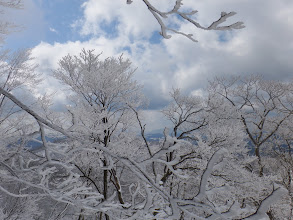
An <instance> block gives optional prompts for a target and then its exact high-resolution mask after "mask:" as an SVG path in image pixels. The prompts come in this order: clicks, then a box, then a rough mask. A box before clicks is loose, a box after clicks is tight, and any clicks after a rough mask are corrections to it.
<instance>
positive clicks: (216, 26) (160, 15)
mask: <svg viewBox="0 0 293 220" xmlns="http://www.w3.org/2000/svg"><path fill="white" fill-rule="evenodd" d="M142 1H143V2H144V4H145V5H146V6H147V7H148V10H149V11H150V12H151V13H152V14H153V16H154V17H155V18H156V19H157V21H158V23H159V24H160V26H161V32H160V34H161V35H162V36H163V37H164V38H165V39H169V38H171V35H168V34H167V31H171V32H174V33H176V34H181V35H183V36H185V37H187V38H189V39H190V40H192V41H193V42H197V40H196V39H194V38H193V35H192V34H186V33H183V32H180V31H178V30H176V29H173V28H170V27H168V26H167V25H166V24H165V22H164V20H163V19H167V18H168V16H169V15H177V16H179V17H180V18H182V19H183V20H185V21H187V22H189V23H191V24H192V25H194V26H195V27H196V28H199V29H203V30H221V31H222V30H232V29H242V28H244V27H245V26H244V24H243V22H236V23H233V24H230V25H223V26H221V24H222V23H224V22H226V20H227V19H228V18H229V17H232V16H234V15H235V14H236V12H229V13H227V12H221V16H220V18H219V19H218V20H216V21H214V22H213V23H212V24H210V25H209V26H208V27H204V26H202V25H201V24H200V23H198V22H196V21H195V20H194V19H192V18H191V16H192V15H194V14H196V13H197V12H198V11H197V10H193V11H190V12H181V11H179V10H180V8H181V5H183V3H182V1H183V0H177V1H176V3H175V5H174V7H173V9H172V10H171V11H168V12H162V11H160V10H158V9H157V8H155V7H154V6H153V5H152V4H151V3H150V2H149V1H148V0H142ZM132 2H133V1H132V0H127V4H131V3H132Z"/></svg>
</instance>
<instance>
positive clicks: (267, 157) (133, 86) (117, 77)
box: [0, 0, 293, 220]
mask: <svg viewBox="0 0 293 220" xmlns="http://www.w3.org/2000/svg"><path fill="white" fill-rule="evenodd" d="M121 1H122V0H121ZM284 1H286V0H284ZM97 2H99V1H97ZM101 2H102V1H101ZM117 2H118V1H117ZM138 2H141V3H140V4H141V5H142V6H143V7H142V9H143V13H145V14H148V15H149V16H151V18H153V20H151V21H150V22H152V25H154V26H155V28H157V29H156V30H157V32H160V35H159V38H160V39H159V41H160V42H161V41H163V42H165V43H164V44H165V45H166V48H168V43H169V42H172V40H174V39H175V40H178V41H179V42H182V47H183V46H184V45H185V44H190V45H194V47H198V48H199V46H196V45H198V44H200V41H201V40H202V39H201V38H200V36H201V35H200V34H199V38H197V35H193V34H191V33H193V31H194V32H195V33H196V31H204V32H203V33H205V35H204V38H208V40H209V41H211V42H210V44H211V45H215V44H216V43H215V42H213V41H216V40H215V39H213V38H209V37H206V36H208V35H207V34H209V33H211V34H213V33H217V34H219V35H220V37H222V35H221V34H223V33H230V34H231V36H230V37H231V38H233V36H232V35H233V34H232V33H237V32H240V31H241V30H244V29H246V28H247V27H245V26H246V23H245V22H243V21H238V20H237V19H238V18H237V17H236V18H235V16H236V13H235V12H233V11H231V12H230V11H228V12H221V11H218V12H217V14H216V15H214V17H215V19H213V20H212V21H211V22H209V24H207V25H206V23H205V22H203V23H201V21H200V20H198V19H197V18H198V17H197V16H196V15H197V13H200V11H199V12H197V11H195V9H196V8H193V10H185V9H184V8H183V7H184V4H185V1H183V0H177V1H168V2H167V4H168V5H169V6H168V10H167V11H165V10H161V9H160V7H159V6H157V5H156V4H155V3H153V1H147V0H133V1H130V0H127V1H125V0H124V1H122V3H119V4H121V5H124V6H123V7H125V8H126V9H127V10H129V11H130V12H131V11H132V10H134V9H133V8H131V7H134V6H133V5H135V4H136V3H138ZM186 2H188V0H186ZM86 4H89V3H88V2H86V3H84V5H83V8H85V7H87V5H86ZM97 4H98V3H97ZM105 4H107V3H105ZM111 4H113V7H115V6H114V5H115V4H116V1H113V2H112V3H111ZM117 4H118V3H117ZM164 4H165V3H164ZM288 4H289V3H288ZM291 5H292V4H291ZM24 6H25V4H24V1H22V0H0V8H1V13H2V15H1V20H0V40H1V42H0V43H1V52H0V59H1V60H0V94H1V95H0V147H1V154H0V174H1V175H0V219H3V220H17V219H19V220H34V219H36V220H37V219H39V220H47V219H50V220H53V219H54V220H57V219H65V220H71V219H76V220H94V219H95V220H110V219H111V220H112V219H119V220H120V219H134V220H135V219H138V220H140V219H142V220H143V219H178V220H179V219H180V220H184V219H194V220H200V219H209V220H212V219H214V220H229V219H230V220H232V219H233V220H234V219H235V220H236V219H239V220H240V219H247V220H277V219H278V220H290V219H293V183H292V181H293V156H292V153H293V151H292V147H293V124H292V121H293V80H292V79H293V78H292V75H293V74H292V72H291V73H290V74H291V78H290V77H289V80H283V78H281V77H280V78H279V79H278V77H276V78H270V77H267V76H266V75H265V74H266V73H265V72H263V73H258V72H257V73H254V72H253V71H252V72H250V73H247V74H236V73H235V74H234V75H231V74H227V75H219V74H216V75H213V76H212V77H206V78H204V80H205V82H204V84H205V86H203V87H202V88H201V90H200V91H201V92H186V91H187V90H186V88H185V87H184V86H182V87H179V86H177V85H175V84H174V85H171V86H170V87H168V91H167V93H166V94H167V95H166V99H165V100H167V102H166V103H165V104H164V106H163V107H162V108H157V109H156V112H157V113H156V114H159V115H160V116H159V117H160V118H159V119H156V120H158V121H159V122H161V121H160V120H162V121H163V120H164V123H165V124H163V125H162V127H163V128H162V129H161V130H160V132H157V133H156V136H154V135H151V133H150V132H149V131H148V128H149V127H151V126H152V123H153V122H152V119H151V118H150V116H149V115H147V114H145V113H146V112H147V110H148V108H149V106H150V105H152V100H151V99H150V98H149V96H148V95H147V92H146V91H148V90H152V89H154V90H155V91H157V90H156V88H155V86H154V88H147V89H146V88H145V86H146V85H145V83H144V81H143V80H142V81H140V80H139V78H137V76H136V74H137V72H139V71H140V70H139V69H140V68H141V66H138V65H136V64H137V62H136V61H135V59H133V57H132V59H130V58H129V57H130V56H128V53H127V50H126V53H113V55H111V54H110V55H109V56H104V54H103V51H102V50H100V48H99V47H87V46H84V47H81V49H78V50H77V52H76V51H74V52H72V51H73V50H68V51H66V50H64V54H65V55H64V56H61V57H60V56H59V57H60V58H58V59H55V58H53V57H51V59H52V61H47V62H54V68H51V69H50V75H48V76H47V75H46V74H43V73H42V72H40V71H39V68H42V63H38V62H37V60H38V57H37V56H35V54H34V49H23V48H17V49H14V48H13V49H6V48H7V45H8V44H9V37H10V35H12V34H19V33H20V32H21V31H23V30H22V29H23V27H22V26H20V25H19V24H17V23H14V22H11V21H10V19H9V16H7V17H5V13H6V11H9V10H12V11H15V13H16V14H17V13H20V12H21V11H25V10H26V8H25V7H24ZM292 8H293V7H292ZM224 10H225V9H224ZM227 10H229V9H227ZM214 17H213V18H214ZM291 18H292V17H291ZM34 19H37V18H34ZM168 19H169V20H168ZM170 19H171V20H170ZM230 19H231V22H230ZM235 19H236V20H235ZM292 21H293V20H292ZM136 22H137V23H138V24H137V25H143V23H142V24H139V22H143V21H141V20H139V19H138V20H137V21H136ZM178 22H184V24H185V23H188V24H189V25H191V27H192V28H191V29H184V28H182V27H181V26H179V25H178ZM54 31H55V32H56V33H57V31H56V30H54V29H53V28H51V32H54ZM111 31H112V30H111ZM120 31H121V30H120ZM240 34H241V33H240ZM240 34H239V35H240ZM228 35H229V34H228ZM221 39H222V38H221ZM7 42H8V43H7ZM112 43H113V42H112ZM220 43H221V45H222V44H228V43H227V42H226V41H225V42H224V40H223V42H220ZM113 44H114V43H113ZM42 45H43V46H44V45H45V44H42ZM292 45H293V44H292ZM292 45H291V46H292ZM156 47H158V46H156ZM215 47H218V46H215ZM288 47H289V46H288ZM290 48H291V52H292V47H290ZM140 49H141V48H140ZM218 49H219V48H218ZM194 50H196V48H195V49H194ZM208 50H213V48H212V47H210V48H209V49H208ZM215 50H216V49H215ZM229 50H230V49H229ZM158 51H159V49H158ZM156 53H158V54H159V55H156ZM212 53H218V52H214V51H212ZM229 53H230V52H229ZM106 54H108V53H106ZM117 54H119V55H117ZM54 55H55V54H52V56H54ZM56 56H57V55H56ZM151 56H154V59H158V58H160V56H161V57H162V59H163V58H164V56H165V55H164V53H161V52H157V51H156V50H152V51H151V55H150V57H151ZM203 56H204V55H203ZM217 56H218V54H217ZM219 56H220V55H219ZM145 59H147V58H145ZM218 59H221V58H220V57H219V58H218ZM176 62H178V63H180V62H181V60H179V59H177V60H176ZM174 65H175V64H174ZM207 65H209V64H207ZM268 65H269V64H268ZM288 65H289V63H288ZM290 65H291V64H290ZM142 68H144V67H142ZM217 68H220V67H217ZM239 68H241V66H240V65H239ZM224 71H225V70H223V72H224ZM237 71H238V73H241V71H243V70H241V69H238V70H237ZM143 74H144V75H145V77H148V74H149V73H148V72H144V73H143ZM275 74H278V73H275ZM290 74H289V75H290ZM158 76H159V75H158ZM49 77H51V78H52V80H55V81H54V82H58V83H59V84H58V86H59V87H60V89H61V90H60V91H63V92H64V94H66V96H64V97H65V98H64V100H63V101H62V102H61V104H60V103H59V104H58V103H57V104H56V103H55V102H56V97H58V95H60V94H58V93H59V90H58V91H57V89H56V91H53V92H45V93H42V94H40V93H38V92H37V90H36V88H37V87H38V86H39V85H40V86H42V85H43V84H42V83H44V82H45V83H46V82H48V80H49ZM51 78H50V80H51ZM158 78H159V77H158ZM179 78H180V76H177V78H176V80H180V79H179ZM189 80H190V79H189ZM190 81H192V80H190ZM52 82H53V81H52ZM58 89H59V88H58ZM53 90H55V89H53ZM196 91H198V90H196ZM60 93H61V92H60ZM158 96H159V95H158ZM57 105H58V106H59V105H60V106H62V107H60V108H59V109H58V108H56V106H57ZM60 109H61V110H60ZM161 118H162V119H161ZM162 123H163V122H162Z"/></svg>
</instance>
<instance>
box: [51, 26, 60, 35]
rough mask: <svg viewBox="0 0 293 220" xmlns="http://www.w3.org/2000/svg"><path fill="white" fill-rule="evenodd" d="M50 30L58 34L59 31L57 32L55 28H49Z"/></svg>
mask: <svg viewBox="0 0 293 220" xmlns="http://www.w3.org/2000/svg"><path fill="white" fill-rule="evenodd" d="M49 30H50V31H51V32H54V33H56V34H58V31H57V30H55V29H54V28H52V27H50V28H49Z"/></svg>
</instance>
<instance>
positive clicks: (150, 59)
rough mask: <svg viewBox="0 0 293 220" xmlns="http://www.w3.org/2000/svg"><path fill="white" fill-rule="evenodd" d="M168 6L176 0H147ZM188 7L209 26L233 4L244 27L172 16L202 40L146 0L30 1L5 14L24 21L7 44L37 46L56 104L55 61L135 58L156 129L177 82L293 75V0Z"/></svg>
mask: <svg viewBox="0 0 293 220" xmlns="http://www.w3.org/2000/svg"><path fill="white" fill-rule="evenodd" d="M150 2H151V3H153V4H154V5H155V6H156V7H157V8H158V9H159V10H162V11H167V10H169V9H171V8H172V6H174V3H175V0H160V1H158V0H150ZM183 3H184V5H183V6H182V10H183V11H188V10H198V13H197V14H196V15H194V17H193V18H194V19H195V20H196V21H197V22H199V23H200V24H202V25H204V26H208V25H209V24H210V23H212V22H213V21H215V20H217V19H218V18H219V16H220V14H221V12H222V11H226V12H230V11H235V12H237V15H235V16H233V17H232V18H230V19H228V20H227V23H225V24H230V23H234V22H237V21H242V22H244V24H245V26H246V27H245V28H244V29H241V30H233V31H204V30H199V29H197V28H195V27H194V26H192V25H191V24H188V23H187V22H184V21H183V20H182V19H178V18H177V17H169V18H168V19H166V20H165V22H166V24H171V25H172V26H173V27H176V28H177V30H178V31H181V32H184V33H192V34H193V35H194V38H196V39H197V40H198V43H194V42H192V41H191V40H189V39H187V38H186V37H184V36H182V35H176V34H172V33H170V34H172V37H171V38H170V39H168V40H166V39H163V38H162V37H161V36H160V35H159V34H158V33H159V31H160V26H159V24H158V23H157V21H156V20H155V18H154V17H153V16H152V14H151V13H150V12H149V11H148V9H147V7H146V6H145V5H144V4H143V1H142V0H133V3H132V4H130V5H128V4H126V0H111V1H110V0H25V1H24V9H23V10H17V11H15V10H14V11H8V12H7V13H6V14H5V16H6V17H7V18H9V20H12V21H14V22H15V23H17V24H20V25H22V26H23V27H24V30H23V31H21V32H17V33H13V34H11V35H10V36H9V37H8V38H7V40H6V44H5V48H12V49H17V48H27V47H30V48H33V56H34V57H35V61H36V62H37V63H38V64H39V69H38V71H40V72H42V73H43V74H44V75H45V76H46V80H45V81H44V83H43V84H42V86H40V88H39V92H40V93H42V92H44V91H46V92H52V91H55V90H57V91H58V93H57V97H56V99H55V101H56V106H60V105H61V104H62V103H64V100H65V94H64V92H62V91H60V86H58V83H57V82H56V81H55V80H54V79H52V78H51V77H50V73H51V71H52V69H55V68H57V62H58V60H59V59H60V58H61V57H62V56H64V55H66V54H68V53H72V54H77V53H79V51H80V50H81V49H82V48H85V49H95V51H96V52H97V53H100V52H103V56H104V58H106V57H107V56H116V57H117V56H118V55H120V54H121V53H123V54H124V56H125V57H128V58H130V59H131V60H132V62H133V65H134V67H138V69H137V71H136V75H135V78H136V80H137V81H138V82H139V83H141V84H143V85H144V92H145V95H146V96H147V97H148V98H149V100H150V105H149V109H148V111H147V115H148V118H149V120H151V125H150V127H151V129H158V128H160V127H162V126H163V123H162V122H161V121H160V120H158V118H161V116H160V115H159V114H158V113H156V112H157V110H159V109H161V108H162V107H164V106H165V105H166V104H167V103H168V101H169V97H168V94H169V92H170V90H171V89H172V87H175V88H177V87H179V88H181V89H182V91H183V92H184V93H185V94H195V95H196V94H201V93H202V89H204V88H205V87H206V85H207V82H208V80H209V79H212V78H213V77H214V76H220V75H226V76H227V75H245V74H262V75H263V76H264V77H265V78H267V79H278V80H284V81H286V80H290V79H292V78H293V62H292V57H293V1H292V0H257V1H253V0H237V1H235V0H221V1H216V0H183Z"/></svg>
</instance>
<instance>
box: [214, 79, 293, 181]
mask: <svg viewBox="0 0 293 220" xmlns="http://www.w3.org/2000/svg"><path fill="white" fill-rule="evenodd" d="M292 88H293V85H292V83H284V82H279V81H269V80H264V79H263V78H262V77H261V76H259V75H251V76H249V77H242V78H241V77H231V78H229V79H227V78H219V77H217V78H215V80H214V81H212V82H210V89H209V92H210V96H213V97H218V98H219V99H221V100H223V102H225V103H228V104H229V105H230V106H231V108H235V109H236V111H237V112H238V114H237V117H236V118H235V119H238V120H240V121H241V123H242V124H243V127H244V129H245V131H246V133H247V135H248V137H249V140H250V142H251V145H252V146H253V151H254V154H255V156H256V157H257V158H258V170H259V175H260V176H262V175H263V172H264V166H265V165H264V164H263V163H262V158H261V155H262V152H264V151H265V150H266V147H265V145H266V143H267V142H268V141H269V139H270V138H271V137H272V136H273V135H275V134H276V133H277V131H278V130H279V129H280V128H281V127H282V126H283V125H284V124H285V122H286V121H288V120H289V118H290V117H291V116H292V114H293V102H292V97H293V93H292Z"/></svg>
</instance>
